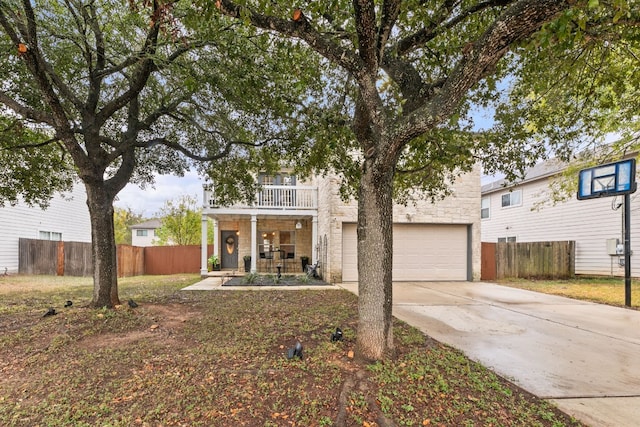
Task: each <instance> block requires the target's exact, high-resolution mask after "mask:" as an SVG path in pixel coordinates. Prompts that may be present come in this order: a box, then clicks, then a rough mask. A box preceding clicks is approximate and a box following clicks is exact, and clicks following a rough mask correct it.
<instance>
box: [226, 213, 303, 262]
mask: <svg viewBox="0 0 640 427" xmlns="http://www.w3.org/2000/svg"><path fill="white" fill-rule="evenodd" d="M299 219H300V222H301V223H302V228H301V229H299V230H296V222H297V221H298V218H294V219H291V218H283V219H260V218H258V224H257V226H258V230H257V231H258V236H257V239H258V241H257V242H255V243H256V245H257V244H259V243H260V241H261V239H262V234H261V232H263V231H276V232H277V231H293V232H295V245H296V252H295V259H294V261H295V265H296V266H298V265H300V257H301V256H308V257H309V259H311V237H312V236H311V226H312V223H311V219H310V218H305V219H302V218H299ZM219 230H237V231H239V232H240V234H239V236H238V268H244V261H243V257H244V256H245V255H251V219H250V218H248V217H247V218H242V219H240V220H227V221H224V220H222V221H219V222H218V232H219ZM219 238H220V235H219V234H218V239H219ZM279 238H280V236H279V234H278V233H276V235H275V238H274V246H275V247H279V240H278V239H279ZM220 247H222V246H220ZM258 261H259V260H258ZM287 262H292V261H291V260H287ZM288 272H295V273H301V272H302V268H301V267H300V268H296V269H294V270H288Z"/></svg>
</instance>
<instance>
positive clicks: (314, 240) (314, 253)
mask: <svg viewBox="0 0 640 427" xmlns="http://www.w3.org/2000/svg"><path fill="white" fill-rule="evenodd" d="M318 258H320V254H319V253H318V215H314V216H313V220H312V222H311V263H312V264H315V263H317V262H318Z"/></svg>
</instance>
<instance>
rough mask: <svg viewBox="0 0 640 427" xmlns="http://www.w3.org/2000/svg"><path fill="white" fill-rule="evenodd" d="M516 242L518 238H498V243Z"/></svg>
mask: <svg viewBox="0 0 640 427" xmlns="http://www.w3.org/2000/svg"><path fill="white" fill-rule="evenodd" d="M515 241H516V236H511V237H498V243H507V242H509V243H515Z"/></svg>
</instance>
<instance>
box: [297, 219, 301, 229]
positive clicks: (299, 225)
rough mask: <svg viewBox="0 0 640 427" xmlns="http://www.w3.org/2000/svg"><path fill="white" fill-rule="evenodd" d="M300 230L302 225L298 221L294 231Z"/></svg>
mask: <svg viewBox="0 0 640 427" xmlns="http://www.w3.org/2000/svg"><path fill="white" fill-rule="evenodd" d="M301 228H302V223H301V222H300V221H298V222H296V230H300V229H301Z"/></svg>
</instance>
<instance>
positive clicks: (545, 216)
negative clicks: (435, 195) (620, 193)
mask: <svg viewBox="0 0 640 427" xmlns="http://www.w3.org/2000/svg"><path fill="white" fill-rule="evenodd" d="M548 185H549V180H548V179H541V180H538V181H533V182H529V183H525V184H522V185H521V186H518V188H520V189H522V206H514V207H507V208H502V207H501V196H502V194H505V193H506V192H507V190H506V189H505V190H503V191H495V192H493V193H489V194H485V196H490V203H491V208H490V214H489V218H487V219H483V220H482V223H481V229H482V241H483V242H497V239H498V238H500V237H512V236H515V237H516V238H517V241H518V242H536V241H546V240H549V241H554V240H574V241H575V242H576V273H577V274H598V275H609V274H615V275H624V267H620V266H619V265H618V260H617V257H611V256H609V255H608V254H607V246H606V241H607V239H613V238H618V239H620V240H621V241H622V212H623V208H622V207H621V208H620V209H618V210H612V205H613V204H614V202H616V203H621V202H622V200H623V197H617V198H615V197H605V198H600V199H591V200H581V201H580V200H577V198H576V197H575V196H573V197H571V198H570V199H569V200H567V201H565V202H562V203H559V204H557V205H555V206H550V205H546V206H544V207H542V208H541V209H539V210H535V209H534V206H535V205H536V204H537V203H539V202H540V201H543V200H545V199H548ZM638 194H640V193H636V194H632V195H631V199H632V201H631V250H632V251H633V252H634V253H636V254H640V218H639V217H638V213H639V212H638V211H639V210H640V200H637V195H638ZM631 268H632V275H633V276H634V277H640V258H639V257H633V256H632V258H631Z"/></svg>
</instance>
